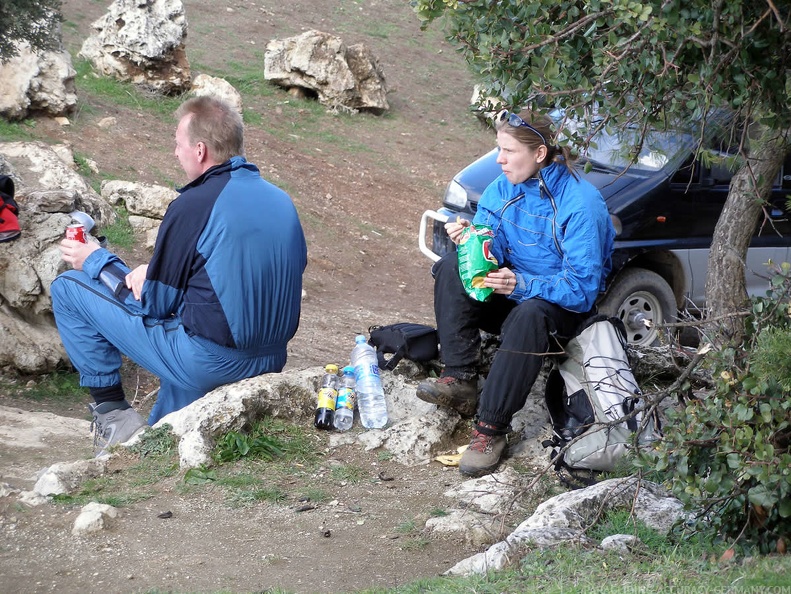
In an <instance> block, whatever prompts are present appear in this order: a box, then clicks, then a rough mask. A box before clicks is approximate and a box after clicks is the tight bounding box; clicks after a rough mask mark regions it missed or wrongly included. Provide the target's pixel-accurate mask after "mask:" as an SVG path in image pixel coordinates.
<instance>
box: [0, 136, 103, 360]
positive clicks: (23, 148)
mask: <svg viewBox="0 0 791 594" xmlns="http://www.w3.org/2000/svg"><path fill="white" fill-rule="evenodd" d="M64 155H68V152H67V151H66V152H64V151H63V150H61V151H60V153H58V152H56V151H55V150H54V149H53V148H52V147H49V146H47V145H45V144H43V143H37V142H34V143H24V142H7V143H0V171H2V172H3V173H5V174H8V175H11V177H12V178H13V179H14V183H15V185H16V190H17V191H16V201H17V203H18V204H19V224H20V228H21V230H22V234H21V236H20V237H19V238H18V239H16V240H14V241H13V242H9V243H6V244H3V249H2V250H0V271H2V274H0V335H2V336H3V340H2V341H0V365H10V366H13V367H14V368H16V369H18V370H20V371H22V372H24V373H46V372H50V371H53V370H54V369H55V368H56V367H57V366H58V365H60V364H63V363H65V362H67V361H68V359H67V358H66V353H65V351H64V349H63V346H62V344H61V341H60V336H59V335H58V332H57V329H56V327H55V323H54V320H53V318H52V300H51V297H50V292H49V287H50V284H51V283H52V281H53V280H54V279H55V277H56V276H57V275H58V274H59V273H60V272H63V271H64V270H66V264H65V263H64V262H63V261H62V260H61V257H60V251H59V250H58V248H57V244H58V242H59V241H60V240H61V239H63V234H64V230H65V228H66V225H68V224H69V223H70V222H71V216H70V215H69V213H70V212H72V211H74V210H81V211H84V212H87V213H88V214H89V215H91V216H92V217H93V219H94V220H95V221H96V222H97V224H98V225H100V226H101V225H106V224H110V223H112V222H113V221H114V220H115V211H114V210H113V209H112V207H111V206H110V205H109V204H108V203H107V202H106V201H104V200H103V199H102V197H101V196H99V195H98V194H97V193H96V192H95V191H94V190H93V189H92V188H91V187H90V186H89V185H88V184H87V182H86V181H85V180H84V179H83V178H82V177H81V176H80V175H79V174H78V173H77V172H76V171H74V169H73V168H72V167H71V166H70V165H69V164H68V163H67V162H64V161H63V159H62V156H64Z"/></svg>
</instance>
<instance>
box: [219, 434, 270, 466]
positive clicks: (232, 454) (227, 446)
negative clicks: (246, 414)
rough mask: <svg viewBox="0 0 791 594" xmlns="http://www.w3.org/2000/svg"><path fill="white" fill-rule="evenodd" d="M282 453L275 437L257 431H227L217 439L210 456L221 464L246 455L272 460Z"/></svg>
mask: <svg viewBox="0 0 791 594" xmlns="http://www.w3.org/2000/svg"><path fill="white" fill-rule="evenodd" d="M282 453H283V452H282V444H281V443H280V442H279V441H278V440H277V439H275V438H272V437H269V436H267V435H263V434H261V433H260V432H259V431H254V432H253V433H252V434H249V435H248V434H246V433H238V432H236V431H229V432H228V433H226V434H225V435H224V436H223V437H222V438H221V439H219V440H218V442H217V445H216V446H215V448H214V452H213V454H212V458H213V459H214V461H215V462H217V463H220V464H221V463H223V462H233V461H235V460H241V459H242V458H247V457H250V458H260V459H263V460H272V459H274V458H275V457H277V456H280V455H281V454H282Z"/></svg>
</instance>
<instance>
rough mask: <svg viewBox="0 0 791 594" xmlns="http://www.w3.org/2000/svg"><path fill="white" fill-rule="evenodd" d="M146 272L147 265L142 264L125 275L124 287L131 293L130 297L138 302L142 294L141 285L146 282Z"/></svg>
mask: <svg viewBox="0 0 791 594" xmlns="http://www.w3.org/2000/svg"><path fill="white" fill-rule="evenodd" d="M147 271H148V264H143V265H141V266H138V267H137V268H135V269H134V270H133V271H132V272H130V273H129V274H127V275H126V287H127V288H128V289H130V290H131V291H132V295H134V297H135V299H137V300H138V301H140V296H141V295H142V294H143V283H144V282H146V272H147Z"/></svg>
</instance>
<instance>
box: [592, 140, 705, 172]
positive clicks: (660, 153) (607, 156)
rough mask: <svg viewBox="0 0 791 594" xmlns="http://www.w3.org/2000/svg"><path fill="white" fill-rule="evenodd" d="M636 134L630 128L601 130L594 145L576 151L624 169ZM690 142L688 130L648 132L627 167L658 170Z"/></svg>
mask: <svg viewBox="0 0 791 594" xmlns="http://www.w3.org/2000/svg"><path fill="white" fill-rule="evenodd" d="M637 138H638V135H637V133H636V132H635V131H634V130H625V131H623V132H618V133H616V134H610V133H608V132H606V131H602V132H600V133H599V134H597V135H596V137H595V138H594V142H595V146H593V143H592V146H590V147H588V150H587V151H586V152H585V153H584V154H582V155H580V156H581V157H582V158H583V159H587V160H590V161H593V162H595V163H601V164H603V165H605V166H609V167H614V168H617V169H624V168H625V167H627V166H630V157H629V149H630V148H631V147H632V146H634V144H635V143H636V141H637ZM691 146H693V138H692V137H691V136H690V135H688V134H680V133H678V132H651V133H649V134H648V136H647V137H646V139H645V142H644V143H643V148H642V150H641V151H640V155H639V156H638V157H637V161H635V162H634V163H633V164H631V166H630V168H631V169H638V170H643V171H659V170H660V169H662V168H663V167H664V166H665V165H667V164H668V163H669V162H670V161H672V160H673V159H674V157H677V156H678V155H679V153H681V152H683V153H684V155H686V150H687V149H688V148H689V147H691Z"/></svg>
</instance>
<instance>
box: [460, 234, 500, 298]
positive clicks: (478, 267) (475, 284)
mask: <svg viewBox="0 0 791 594" xmlns="http://www.w3.org/2000/svg"><path fill="white" fill-rule="evenodd" d="M492 239H494V232H492V229H491V227H487V226H485V225H479V226H476V225H470V226H469V227H465V228H464V229H463V230H462V232H461V239H460V240H459V245H458V248H457V253H458V256H459V276H461V282H462V284H463V285H464V289H465V290H466V291H467V294H468V295H469V296H470V297H472V298H473V299H475V300H476V301H486V300H487V299H488V298H489V296H490V295H491V294H492V293H493V292H494V289H492V288H491V287H484V286H483V281H484V279H485V278H486V275H487V274H488V273H489V272H491V271H492V270H497V269H498V267H499V265H498V264H497V259H496V258H495V257H494V256H493V255H492V252H491V247H492Z"/></svg>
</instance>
